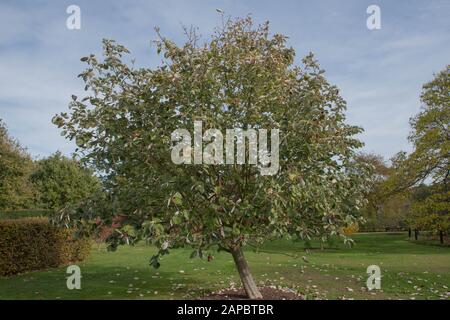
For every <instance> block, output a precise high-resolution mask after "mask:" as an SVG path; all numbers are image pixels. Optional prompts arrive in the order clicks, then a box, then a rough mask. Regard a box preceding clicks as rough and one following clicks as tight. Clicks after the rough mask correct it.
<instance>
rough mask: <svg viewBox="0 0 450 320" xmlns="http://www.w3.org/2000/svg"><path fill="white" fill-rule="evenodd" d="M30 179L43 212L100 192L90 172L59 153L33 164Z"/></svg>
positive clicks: (96, 180) (98, 182)
mask: <svg viewBox="0 0 450 320" xmlns="http://www.w3.org/2000/svg"><path fill="white" fill-rule="evenodd" d="M30 180H31V182H32V183H33V186H34V188H35V190H36V200H35V201H36V204H37V205H38V206H39V207H41V208H44V209H61V208H63V207H64V206H67V205H70V204H74V203H78V202H80V201H82V200H84V199H86V198H89V197H90V196H92V195H97V193H98V192H99V191H100V190H101V184H100V180H99V178H97V177H96V176H94V175H93V172H92V170H89V169H87V168H84V167H82V166H81V164H80V163H79V162H78V161H76V160H74V159H69V158H67V157H65V156H63V155H62V154H61V153H60V152H56V153H55V154H53V155H51V156H49V157H47V158H44V159H41V160H38V161H36V163H35V169H34V170H33V172H32V174H31V176H30Z"/></svg>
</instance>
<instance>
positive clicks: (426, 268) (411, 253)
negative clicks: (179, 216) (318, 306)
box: [0, 233, 450, 299]
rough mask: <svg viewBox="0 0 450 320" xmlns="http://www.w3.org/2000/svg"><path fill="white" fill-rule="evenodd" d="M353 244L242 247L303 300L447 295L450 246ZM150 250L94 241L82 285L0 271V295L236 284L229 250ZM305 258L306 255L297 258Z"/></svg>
mask: <svg viewBox="0 0 450 320" xmlns="http://www.w3.org/2000/svg"><path fill="white" fill-rule="evenodd" d="M354 239H355V241H356V245H355V246H354V247H353V248H347V247H344V246H343V245H342V244H339V245H338V246H337V247H335V248H326V249H325V250H323V251H322V250H320V249H318V248H314V247H316V246H317V244H315V243H313V244H312V245H313V248H312V249H310V250H309V252H305V250H304V245H303V243H301V242H291V241H287V240H280V241H276V242H272V243H269V244H268V245H266V246H265V247H264V248H263V249H262V250H261V251H260V252H259V253H256V252H252V251H247V252H246V256H247V258H248V260H249V264H250V267H251V269H252V271H253V274H254V276H255V278H256V280H257V281H258V283H260V284H272V285H280V286H283V287H290V288H295V289H296V290H298V291H300V292H301V293H303V294H306V297H307V298H308V299H314V298H326V299H341V298H354V299H449V298H450V296H449V295H448V294H449V292H450V289H449V287H450V248H449V247H440V246H435V245H428V244H424V243H415V242H413V241H409V240H408V238H407V235H406V234H405V233H393V234H387V233H376V234H375V233H374V234H357V235H355V236H354ZM154 251H155V249H154V248H153V247H151V246H146V245H144V244H140V245H137V246H135V247H120V248H119V249H118V251H117V252H107V251H106V250H105V247H104V246H103V245H98V244H95V245H94V247H93V250H92V254H91V256H90V258H89V259H88V260H87V261H85V262H83V263H80V264H79V266H80V267H81V272H82V277H83V278H82V282H81V283H82V284H81V285H82V289H81V290H68V289H67V287H66V276H67V275H66V273H65V271H66V268H64V267H63V268H57V269H52V270H47V271H39V272H31V273H27V274H24V275H19V276H14V277H9V278H0V299H189V298H196V297H198V296H201V295H203V294H205V293H208V292H210V291H211V290H215V289H219V288H227V287H230V283H232V282H234V283H236V284H239V279H238V276H237V274H236V271H235V269H234V264H233V262H232V259H231V256H230V255H228V254H227V253H218V254H216V253H215V258H214V260H213V261H211V262H208V261H206V259H205V260H201V259H198V258H196V259H189V255H190V253H191V250H189V249H178V250H172V251H171V253H170V254H169V255H167V256H164V257H163V259H162V261H161V268H160V269H158V270H154V269H152V268H151V267H150V266H149V265H148V259H149V258H150V257H151V255H152V254H153V253H154ZM303 256H305V257H306V259H307V261H308V262H305V261H304V259H303V258H302V257H303ZM372 264H375V265H378V266H380V268H381V273H382V282H381V287H382V290H376V291H371V292H368V291H366V290H363V289H362V288H364V287H365V282H366V279H367V275H366V269H367V266H369V265H372Z"/></svg>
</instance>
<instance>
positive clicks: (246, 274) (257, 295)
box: [230, 247, 262, 299]
mask: <svg viewBox="0 0 450 320" xmlns="http://www.w3.org/2000/svg"><path fill="white" fill-rule="evenodd" d="M230 252H231V255H232V256H233V259H234V263H235V264H236V268H237V269H238V272H239V276H240V277H241V281H242V285H243V286H244V290H245V292H246V293H247V295H248V297H249V298H250V299H262V294H261V292H259V290H258V287H257V286H256V283H255V280H253V276H252V274H251V273H250V269H249V267H248V264H247V261H246V260H245V257H244V252H243V251H242V248H241V247H238V248H232V249H230Z"/></svg>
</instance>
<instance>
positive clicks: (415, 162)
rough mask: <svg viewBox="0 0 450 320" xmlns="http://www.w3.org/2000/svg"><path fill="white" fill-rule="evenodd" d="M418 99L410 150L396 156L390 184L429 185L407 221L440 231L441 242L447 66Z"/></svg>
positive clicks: (449, 86)
mask: <svg viewBox="0 0 450 320" xmlns="http://www.w3.org/2000/svg"><path fill="white" fill-rule="evenodd" d="M421 101H422V110H421V111H420V112H419V114H417V115H416V116H415V117H413V118H411V120H410V124H411V128H412V132H411V134H410V136H409V140H410V141H411V143H412V144H413V152H412V153H411V154H409V155H407V154H406V153H404V152H401V153H399V154H398V155H397V156H396V157H395V159H394V166H395V168H396V174H395V175H394V176H393V179H392V181H391V186H392V189H393V190H397V191H404V190H408V189H411V188H414V187H417V186H418V185H420V184H422V183H426V184H429V185H430V191H431V194H430V195H428V196H425V197H418V198H416V201H415V204H414V205H413V215H412V217H411V219H410V221H412V224H413V225H414V226H415V227H417V228H419V227H421V228H426V229H428V230H432V231H434V232H437V233H439V234H440V236H441V242H442V241H443V240H442V239H443V234H447V233H448V230H449V220H450V214H449V211H448V196H449V195H448V193H449V179H448V178H449V174H450V131H449V124H450V65H449V66H447V67H446V68H445V69H444V70H443V71H441V72H440V73H438V74H437V75H436V76H435V78H434V79H433V80H432V81H430V82H429V83H426V84H425V85H424V86H423V90H422V94H421Z"/></svg>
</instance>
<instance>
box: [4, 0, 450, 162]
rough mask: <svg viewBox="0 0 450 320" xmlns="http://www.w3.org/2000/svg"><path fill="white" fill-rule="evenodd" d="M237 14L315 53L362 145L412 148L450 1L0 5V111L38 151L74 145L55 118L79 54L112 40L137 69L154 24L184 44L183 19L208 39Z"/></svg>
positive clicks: (75, 87) (446, 55)
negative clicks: (374, 12)
mask: <svg viewBox="0 0 450 320" xmlns="http://www.w3.org/2000/svg"><path fill="white" fill-rule="evenodd" d="M72 4H75V5H78V6H79V7H80V8H81V29H80V30H69V29H67V27H66V19H67V18H68V16H69V14H67V13H66V9H67V7H68V6H69V5H72ZM372 4H376V5H378V6H379V7H380V9H381V29H380V30H369V29H368V28H367V27H366V20H367V18H368V17H369V14H367V13H366V9H367V7H368V6H369V5H372ZM217 8H220V9H222V10H223V11H225V13H226V14H229V15H231V16H246V15H247V14H251V15H252V16H253V17H254V19H255V20H256V21H257V22H263V21H266V20H269V21H270V24H271V30H272V32H276V33H283V34H285V35H287V36H289V44H290V45H291V46H292V47H294V48H295V49H296V52H297V62H299V60H300V58H301V57H302V56H304V55H305V54H307V53H308V52H309V51H312V52H314V53H315V54H316V57H317V58H318V60H319V62H320V64H321V66H322V67H323V68H324V69H325V70H326V72H327V73H326V75H327V78H328V79H329V81H330V82H332V83H333V84H336V85H337V86H338V87H339V88H341V93H342V95H343V96H344V98H345V99H346V100H347V102H348V111H347V114H348V122H349V123H352V124H357V125H360V126H362V127H363V128H364V129H365V133H364V134H363V135H362V136H361V139H362V140H363V141H364V142H365V144H366V146H365V150H366V151H368V152H376V153H378V154H381V155H383V156H384V157H386V158H389V157H391V156H392V155H394V154H395V153H396V152H397V151H399V150H410V147H409V145H408V142H407V136H408V132H409V125H408V119H409V118H410V117H411V116H412V115H414V114H415V113H417V112H418V110H419V108H420V101H419V95H420V90H421V86H422V84H424V83H425V82H428V81H430V80H431V79H432V77H433V74H434V73H437V72H439V71H440V70H442V69H443V68H444V67H445V65H446V64H449V63H450V22H449V21H450V20H449V18H448V13H449V12H450V1H448V0H422V1H414V0H411V1H406V0H403V1H400V0H390V1H374V0H370V1H365V0H346V1H338V0H336V1H331V0H330V1H324V0H317V1H298V0H292V1H284V0H278V1H261V0H252V1H244V0H230V1H213V0H192V1H187V0H186V1H181V0H180V1H167V0H160V1H150V0H145V1H144V0H142V1H125V0H111V1H81V0H71V1H56V0H53V1H26V0H20V1H18V0H1V2H0V118H1V119H3V120H4V121H5V122H6V124H7V126H8V129H9V131H10V134H11V135H12V136H14V137H15V138H17V139H18V140H19V141H20V142H21V143H22V145H24V146H26V147H27V148H28V150H29V152H30V153H31V154H32V155H33V156H34V157H42V156H46V155H49V154H50V153H53V152H54V151H56V150H61V151H62V152H64V153H66V154H70V153H71V152H72V151H73V150H74V144H73V143H71V142H68V141H66V140H65V139H64V138H63V137H61V136H60V134H59V130H58V129H57V128H56V127H55V126H54V125H52V124H51V122H50V120H51V118H52V116H53V115H54V114H56V113H59V112H61V111H66V110H67V104H68V101H69V99H70V95H71V94H76V95H81V93H82V89H83V84H82V82H81V80H80V79H78V78H77V77H76V76H77V75H78V74H79V73H80V72H81V71H82V70H83V68H84V65H83V64H82V63H81V62H80V60H79V59H80V57H82V56H85V55H87V54H90V53H95V54H98V53H99V52H100V50H101V39H102V38H110V39H115V40H117V41H118V42H119V43H121V44H123V45H125V46H126V47H127V48H129V49H130V50H131V52H132V55H133V56H134V57H135V58H136V61H137V63H138V64H139V65H141V66H154V65H156V64H157V63H158V61H159V60H160V59H159V58H158V57H157V56H156V53H155V48H152V47H151V45H150V43H151V40H153V39H155V32H154V30H153V28H154V27H155V26H159V27H160V28H161V32H162V33H163V34H164V35H165V36H168V37H169V38H172V39H174V40H175V41H176V42H178V43H181V42H182V41H183V37H184V36H183V31H182V25H186V26H189V25H195V26H197V27H199V29H200V33H201V34H203V35H204V36H205V37H206V36H207V35H208V34H210V33H211V31H212V30H213V28H214V27H215V26H217V25H218V24H219V22H220V18H219V15H218V13H217V12H216V9H217Z"/></svg>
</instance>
